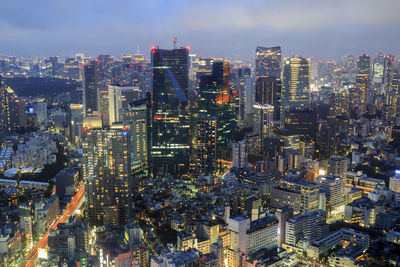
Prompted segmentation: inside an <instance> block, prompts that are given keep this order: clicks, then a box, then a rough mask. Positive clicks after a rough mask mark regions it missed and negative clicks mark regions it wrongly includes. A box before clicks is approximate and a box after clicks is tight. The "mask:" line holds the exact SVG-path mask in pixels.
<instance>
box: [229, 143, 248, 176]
mask: <svg viewBox="0 0 400 267" xmlns="http://www.w3.org/2000/svg"><path fill="white" fill-rule="evenodd" d="M247 153H248V152H247V144H246V143H245V142H244V141H241V142H238V143H233V144H232V167H233V168H238V169H241V168H245V167H247Z"/></svg>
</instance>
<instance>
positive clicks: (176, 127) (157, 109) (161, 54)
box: [151, 48, 190, 177]
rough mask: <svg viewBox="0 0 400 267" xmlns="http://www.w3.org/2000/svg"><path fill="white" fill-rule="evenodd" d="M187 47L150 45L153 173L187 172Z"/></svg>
mask: <svg viewBox="0 0 400 267" xmlns="http://www.w3.org/2000/svg"><path fill="white" fill-rule="evenodd" d="M188 54H189V50H188V49H186V48H179V49H173V50H165V49H159V48H153V49H152V50H151V59H152V65H153V98H152V130H151V134H152V138H151V141H152V144H151V169H152V170H153V175H154V176H158V177H160V176H164V175H166V174H168V173H169V174H175V175H180V174H186V173H187V172H188V166H189V161H190V158H189V153H188V152H189V148H190V136H189V134H190V115H189V102H188V87H189V80H188V76H189V72H188V71H189V69H188V68H189V62H188Z"/></svg>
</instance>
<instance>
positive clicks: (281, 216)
mask: <svg viewBox="0 0 400 267" xmlns="http://www.w3.org/2000/svg"><path fill="white" fill-rule="evenodd" d="M275 216H276V218H277V219H278V247H282V244H284V243H286V242H285V240H286V222H287V221H288V220H289V219H290V218H291V217H292V216H293V209H292V208H290V207H289V206H285V207H282V208H280V209H277V210H276V212H275Z"/></svg>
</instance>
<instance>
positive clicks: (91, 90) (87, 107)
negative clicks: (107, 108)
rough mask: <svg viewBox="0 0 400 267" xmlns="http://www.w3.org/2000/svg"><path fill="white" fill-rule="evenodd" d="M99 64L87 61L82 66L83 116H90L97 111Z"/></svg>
mask: <svg viewBox="0 0 400 267" xmlns="http://www.w3.org/2000/svg"><path fill="white" fill-rule="evenodd" d="M98 83H99V64H98V62H97V61H87V62H85V64H84V65H83V106H84V114H85V116H86V115H90V114H94V113H96V112H98V111H99V92H98V86H99V84H98Z"/></svg>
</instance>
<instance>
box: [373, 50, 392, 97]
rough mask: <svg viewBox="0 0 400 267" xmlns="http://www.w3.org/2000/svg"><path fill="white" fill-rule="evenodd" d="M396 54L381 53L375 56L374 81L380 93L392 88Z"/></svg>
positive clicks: (375, 87)
mask: <svg viewBox="0 0 400 267" xmlns="http://www.w3.org/2000/svg"><path fill="white" fill-rule="evenodd" d="M393 63H394V56H393V55H387V54H383V53H379V54H378V55H376V57H375V58H374V64H373V69H372V82H373V85H374V89H375V90H376V91H377V92H378V93H386V92H387V91H388V90H389V89H390V84H391V81H392V77H393Z"/></svg>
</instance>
